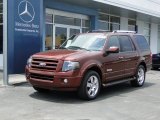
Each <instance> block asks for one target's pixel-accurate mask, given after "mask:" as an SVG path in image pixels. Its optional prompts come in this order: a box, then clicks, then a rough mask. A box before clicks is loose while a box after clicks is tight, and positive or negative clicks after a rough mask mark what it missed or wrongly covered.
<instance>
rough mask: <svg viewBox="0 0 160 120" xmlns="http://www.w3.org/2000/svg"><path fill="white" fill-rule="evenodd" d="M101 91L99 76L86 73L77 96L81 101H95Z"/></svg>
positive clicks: (93, 72)
mask: <svg viewBox="0 0 160 120" xmlns="http://www.w3.org/2000/svg"><path fill="white" fill-rule="evenodd" d="M100 89H101V81H100V77H99V74H98V73H97V72H95V71H88V72H87V73H86V74H85V76H84V78H83V81H82V83H81V86H80V88H79V90H78V96H79V97H80V98H81V99H85V100H93V99H95V98H96V97H97V96H98V94H99V92H100Z"/></svg>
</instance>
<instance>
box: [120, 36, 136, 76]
mask: <svg viewBox="0 0 160 120" xmlns="http://www.w3.org/2000/svg"><path fill="white" fill-rule="evenodd" d="M119 41H120V47H121V50H120V52H121V54H122V56H123V62H124V66H125V73H124V77H130V76H133V75H134V74H135V70H136V68H137V64H138V59H139V57H138V53H137V51H136V49H135V46H134V44H133V42H132V40H131V37H130V36H128V35H120V36H119Z"/></svg>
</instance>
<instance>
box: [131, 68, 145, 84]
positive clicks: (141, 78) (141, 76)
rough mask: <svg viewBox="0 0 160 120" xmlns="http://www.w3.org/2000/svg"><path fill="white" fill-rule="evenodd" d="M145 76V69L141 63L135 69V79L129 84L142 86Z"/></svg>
mask: <svg viewBox="0 0 160 120" xmlns="http://www.w3.org/2000/svg"><path fill="white" fill-rule="evenodd" d="M145 78H146V71H145V68H144V66H143V65H140V66H139V67H138V69H137V73H136V79H135V80H133V81H131V85H132V86H135V87H141V86H143V84H144V82H145Z"/></svg>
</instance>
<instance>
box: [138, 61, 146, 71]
mask: <svg viewBox="0 0 160 120" xmlns="http://www.w3.org/2000/svg"><path fill="white" fill-rule="evenodd" d="M140 65H143V66H144V68H145V72H146V71H147V66H146V63H145V62H144V61H142V62H140V63H139V65H138V66H140Z"/></svg>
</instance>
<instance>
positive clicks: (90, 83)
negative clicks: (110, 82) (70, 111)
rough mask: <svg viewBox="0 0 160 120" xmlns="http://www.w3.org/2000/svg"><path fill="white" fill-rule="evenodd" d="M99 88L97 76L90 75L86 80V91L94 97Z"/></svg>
mask: <svg viewBox="0 0 160 120" xmlns="http://www.w3.org/2000/svg"><path fill="white" fill-rule="evenodd" d="M98 90H99V81H98V78H97V76H90V77H89V79H88V80H87V93H88V95H89V96H90V97H94V96H95V95H96V94H97V93H98Z"/></svg>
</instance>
